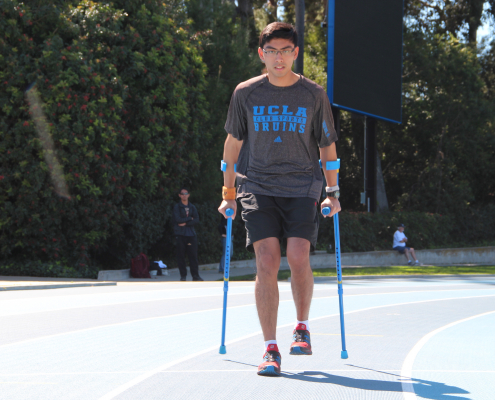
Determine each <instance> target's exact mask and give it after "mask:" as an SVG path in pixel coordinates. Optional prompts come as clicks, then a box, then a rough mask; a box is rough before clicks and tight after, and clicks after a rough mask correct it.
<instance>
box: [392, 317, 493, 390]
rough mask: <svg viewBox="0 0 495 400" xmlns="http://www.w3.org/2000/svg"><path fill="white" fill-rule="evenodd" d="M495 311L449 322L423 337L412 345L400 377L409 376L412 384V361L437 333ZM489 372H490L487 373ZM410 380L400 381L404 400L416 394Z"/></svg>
mask: <svg viewBox="0 0 495 400" xmlns="http://www.w3.org/2000/svg"><path fill="white" fill-rule="evenodd" d="M493 313H495V311H488V312H485V313H482V314H478V315H474V316H472V317H468V318H464V319H460V320H459V321H455V322H451V323H450V324H447V325H445V326H442V327H440V328H438V329H435V330H434V331H431V332H430V333H428V334H427V335H425V336H423V337H422V338H421V339H420V340H419V342H418V343H416V344H415V345H414V347H413V348H412V349H411V351H410V352H409V353H408V354H407V356H406V358H405V360H404V363H403V364H402V369H401V373H400V374H401V375H402V376H409V377H411V380H412V381H413V382H414V378H412V369H413V364H414V360H415V359H416V356H417V355H418V353H419V351H420V350H421V348H422V347H423V346H424V345H425V344H426V343H427V342H428V341H429V340H430V339H431V338H432V337H433V336H435V335H436V334H437V333H440V332H442V331H443V330H445V329H448V328H451V327H453V326H455V325H457V324H460V323H462V322H466V321H469V320H472V319H475V318H478V317H483V316H485V315H489V314H493ZM487 372H491V371H487ZM411 380H408V381H402V382H401V384H402V393H403V395H404V400H416V398H417V397H416V393H415V392H414V386H413V382H411Z"/></svg>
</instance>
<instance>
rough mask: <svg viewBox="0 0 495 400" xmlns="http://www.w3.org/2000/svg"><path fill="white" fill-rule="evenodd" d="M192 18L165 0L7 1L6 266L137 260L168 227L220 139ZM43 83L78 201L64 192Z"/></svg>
mask: <svg viewBox="0 0 495 400" xmlns="http://www.w3.org/2000/svg"><path fill="white" fill-rule="evenodd" d="M187 29H188V28H187V26H185V27H183V26H179V25H178V24H177V22H176V21H173V20H172V19H171V18H170V16H169V15H168V13H167V11H166V9H165V6H164V5H163V3H162V2H160V1H156V0H148V1H126V0H118V1H113V2H111V3H108V4H105V3H103V2H101V3H100V2H92V1H60V0H58V1H48V0H40V1H36V2H32V1H31V2H20V1H15V0H0V31H1V32H2V35H1V36H0V132H1V135H2V137H1V140H0V261H1V262H2V263H3V264H4V265H7V264H8V263H12V262H13V260H15V264H16V265H23V266H27V265H31V267H25V268H24V267H23V268H24V269H23V270H22V271H21V270H19V271H20V272H22V274H27V273H28V271H33V272H32V273H35V274H37V275H39V274H41V273H42V272H40V271H38V267H39V265H47V266H56V265H58V264H59V263H57V262H58V261H60V263H61V264H62V265H66V266H67V268H69V269H71V271H72V269H74V270H76V271H79V272H78V273H80V274H83V275H84V274H88V271H92V270H96V269H97V267H96V266H98V265H105V264H106V263H107V260H116V261H115V264H120V265H127V264H128V262H129V260H130V258H131V257H133V256H135V255H137V254H139V252H141V251H147V250H148V249H149V248H150V246H151V245H152V244H153V243H154V242H155V241H156V238H157V237H159V236H160V235H161V234H162V232H163V229H164V225H165V224H166V223H167V220H168V219H169V218H170V207H169V204H170V198H171V197H172V196H174V195H175V193H177V190H178V188H179V186H180V185H181V184H182V183H183V179H192V178H193V177H195V176H197V174H198V173H199V171H200V160H199V152H200V148H201V146H205V145H207V143H208V137H207V135H204V134H203V132H202V127H201V124H202V123H204V121H205V120H207V114H206V111H205V109H206V104H205V99H204V95H203V92H204V90H205V74H206V68H205V65H204V63H203V62H202V60H201V55H200V51H201V50H200V48H201V43H200V42H198V41H197V40H196V39H194V38H191V36H192V33H191V32H189V31H188V30H187ZM198 40H199V39H198ZM33 84H34V86H32V85H33ZM30 87H32V89H31V90H33V91H36V92H37V93H38V94H39V97H40V99H41V102H42V104H31V106H33V107H34V106H36V107H41V109H42V111H43V114H44V116H45V118H46V124H47V128H48V130H49V133H50V135H51V137H52V139H53V142H54V150H55V154H56V155H57V156H58V160H59V162H60V164H61V165H62V167H63V173H64V177H65V181H66V183H67V186H68V191H69V194H70V198H67V197H60V196H59V195H58V194H57V191H56V190H54V184H53V182H52V181H51V178H50V175H51V174H50V171H51V169H52V168H53V166H52V165H50V163H49V162H48V161H45V159H44V151H43V148H42V146H41V140H40V138H39V137H38V130H37V128H36V124H35V121H33V115H32V110H30V108H29V104H28V102H27V100H26V98H25V91H26V89H28V88H30ZM28 90H29V89H28ZM185 177H186V178H185ZM31 260H39V262H38V261H36V262H32V261H31ZM9 265H12V264H9ZM19 268H20V267H19ZM26 268H27V269H26ZM47 268H48V267H47ZM54 268H55V267H54ZM55 269H56V268H55ZM29 273H31V272H29ZM70 273H72V272H70ZM74 274H76V275H77V273H74Z"/></svg>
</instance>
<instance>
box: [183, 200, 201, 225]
mask: <svg viewBox="0 0 495 400" xmlns="http://www.w3.org/2000/svg"><path fill="white" fill-rule="evenodd" d="M191 211H192V212H191V214H192V215H191V217H192V219H191V220H190V221H187V223H186V225H187V226H193V225H196V224H197V223H198V222H199V214H198V210H197V209H196V206H194V205H193V206H192V207H191Z"/></svg>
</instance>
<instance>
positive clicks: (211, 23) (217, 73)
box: [187, 0, 261, 207]
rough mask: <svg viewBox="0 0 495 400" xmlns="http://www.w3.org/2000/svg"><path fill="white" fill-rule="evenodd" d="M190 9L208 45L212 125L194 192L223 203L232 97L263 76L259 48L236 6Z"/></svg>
mask: <svg viewBox="0 0 495 400" xmlns="http://www.w3.org/2000/svg"><path fill="white" fill-rule="evenodd" d="M187 8H188V16H189V18H191V22H192V29H193V30H194V31H196V32H198V33H197V35H198V36H200V37H201V38H202V40H203V42H204V51H203V53H202V58H203V61H204V63H205V64H206V66H207V68H208V69H207V74H206V90H205V91H204V93H205V98H206V104H207V113H208V123H207V124H206V123H205V124H203V125H202V129H203V134H204V135H207V136H208V138H209V141H208V143H207V145H204V146H202V148H201V152H200V158H201V174H200V175H199V176H198V177H197V179H194V180H193V183H192V188H191V190H193V192H195V195H196V198H201V199H202V201H209V200H211V201H218V202H219V204H220V200H221V197H220V190H221V187H222V186H223V175H222V173H221V172H220V160H222V158H223V144H224V142H225V139H226V137H227V132H225V129H224V126H225V121H226V119H227V111H228V108H229V104H230V98H231V96H232V93H233V91H234V89H235V87H236V86H237V85H238V84H239V83H241V82H243V81H246V80H248V79H250V78H252V77H254V76H256V75H258V74H259V73H260V71H261V63H260V62H259V58H258V55H257V52H256V49H257V45H256V47H252V46H250V45H249V40H250V39H249V38H250V29H251V26H250V24H249V23H248V22H245V23H244V22H242V21H241V19H240V18H236V17H235V15H236V12H235V9H234V5H233V4H232V3H230V2H224V1H221V0H213V1H210V2H208V3H207V5H206V4H205V2H203V1H199V0H190V1H188V3H187ZM205 144H206V143H205ZM205 177H208V179H205ZM217 207H218V206H217Z"/></svg>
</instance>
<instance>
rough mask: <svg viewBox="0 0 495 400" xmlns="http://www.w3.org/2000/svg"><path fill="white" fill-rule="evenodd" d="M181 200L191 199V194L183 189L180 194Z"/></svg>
mask: <svg viewBox="0 0 495 400" xmlns="http://www.w3.org/2000/svg"><path fill="white" fill-rule="evenodd" d="M179 198H180V199H181V200H187V199H189V192H188V191H187V190H185V189H182V190H181V191H180V193H179Z"/></svg>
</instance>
